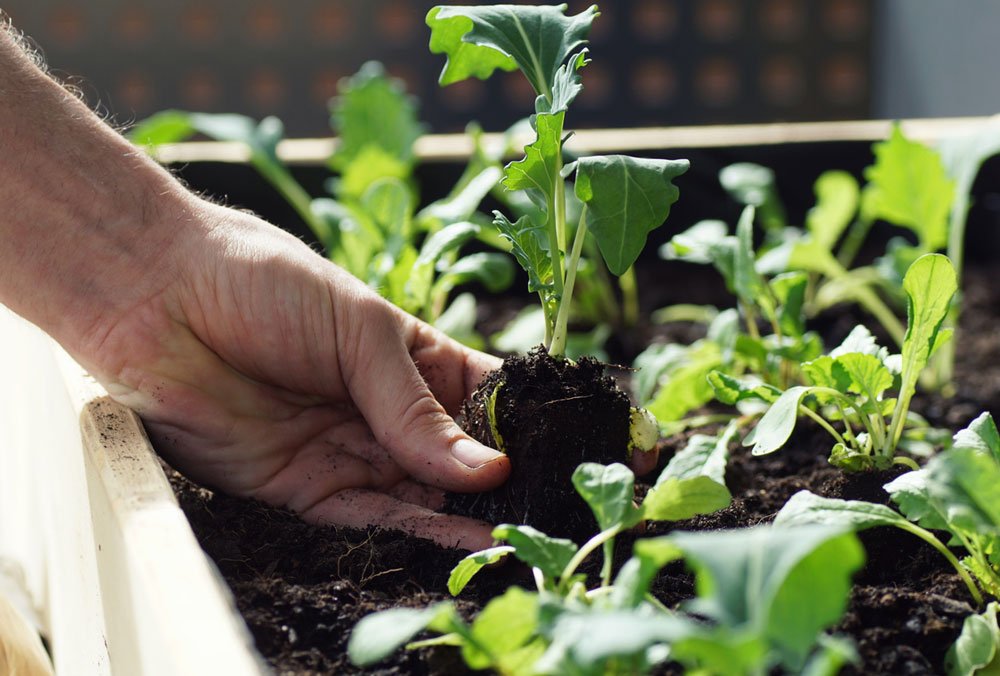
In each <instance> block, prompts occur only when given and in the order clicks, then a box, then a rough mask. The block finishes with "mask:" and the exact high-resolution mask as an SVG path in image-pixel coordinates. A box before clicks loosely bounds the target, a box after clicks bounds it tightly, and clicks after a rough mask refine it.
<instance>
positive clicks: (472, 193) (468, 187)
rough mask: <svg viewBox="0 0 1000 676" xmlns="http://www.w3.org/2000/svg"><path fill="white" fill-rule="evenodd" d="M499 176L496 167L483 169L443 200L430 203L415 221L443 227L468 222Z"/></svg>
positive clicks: (500, 173) (501, 174)
mask: <svg viewBox="0 0 1000 676" xmlns="http://www.w3.org/2000/svg"><path fill="white" fill-rule="evenodd" d="M501 176H503V172H502V171H501V170H500V169H499V168H498V167H494V166H489V167H485V168H484V169H483V170H482V171H480V172H478V173H477V174H475V175H474V176H472V177H470V178H469V179H468V180H467V181H465V182H464V183H461V184H459V185H457V186H456V187H455V190H453V191H452V192H451V193H450V194H449V195H448V196H447V197H445V198H444V199H440V200H438V201H436V202H432V203H431V204H429V205H427V206H426V207H424V208H423V209H421V210H420V213H418V214H417V220H418V221H420V222H421V223H422V224H426V223H429V222H436V223H439V224H443V225H446V224H448V223H457V222H458V221H467V220H469V218H471V217H472V214H473V213H475V211H476V209H477V208H478V207H479V204H480V203H481V202H482V201H483V199H485V198H486V196H487V195H488V194H489V193H490V190H492V189H493V188H494V187H495V186H496V184H497V181H499V180H500V178H501ZM427 227H428V228H429V229H432V230H433V229H436V227H430V226H427Z"/></svg>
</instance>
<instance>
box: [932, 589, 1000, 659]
mask: <svg viewBox="0 0 1000 676" xmlns="http://www.w3.org/2000/svg"><path fill="white" fill-rule="evenodd" d="M997 610H998V605H997V602H996V601H993V602H992V603H990V604H989V605H988V606H986V610H985V611H984V612H983V613H982V614H976V613H973V614H972V615H969V616H968V617H966V618H965V621H964V622H963V623H962V633H961V634H959V637H958V639H956V640H955V643H954V644H953V645H952V646H951V648H949V649H948V654H947V655H945V670H946V671H947V672H948V676H972V674H977V673H982V674H996V673H998V672H1000V626H998V625H997Z"/></svg>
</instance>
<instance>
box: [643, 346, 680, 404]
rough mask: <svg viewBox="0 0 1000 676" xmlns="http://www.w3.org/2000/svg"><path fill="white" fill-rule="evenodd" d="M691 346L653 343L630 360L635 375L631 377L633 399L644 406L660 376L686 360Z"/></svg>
mask: <svg viewBox="0 0 1000 676" xmlns="http://www.w3.org/2000/svg"><path fill="white" fill-rule="evenodd" d="M692 347H693V346H689V345H678V344H677V343H654V344H652V345H650V346H649V347H647V348H646V349H645V350H643V351H642V352H641V353H640V354H639V356H637V357H636V358H635V361H633V362H632V368H634V369H635V371H636V373H635V376H634V377H633V378H632V392H633V393H634V394H635V399H636V401H638V402H639V403H640V404H641V405H643V406H645V405H646V404H648V403H649V402H650V401H651V400H652V396H653V394H654V392H655V391H656V389H657V386H658V383H659V380H660V378H662V377H663V376H665V375H666V374H669V373H671V372H674V371H676V370H677V369H678V368H680V367H681V366H682V365H683V364H684V363H685V362H686V361H687V355H688V351H689V350H690V349H691V348H692Z"/></svg>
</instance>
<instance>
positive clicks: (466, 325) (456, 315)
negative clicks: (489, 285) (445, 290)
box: [434, 293, 486, 351]
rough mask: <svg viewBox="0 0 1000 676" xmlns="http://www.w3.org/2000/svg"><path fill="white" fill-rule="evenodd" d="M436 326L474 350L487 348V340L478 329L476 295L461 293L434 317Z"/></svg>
mask: <svg viewBox="0 0 1000 676" xmlns="http://www.w3.org/2000/svg"><path fill="white" fill-rule="evenodd" d="M434 328H436V329H437V330H438V331H441V332H442V333H445V334H447V335H448V336H449V337H451V338H454V339H455V340H457V341H458V342H460V343H462V344H463V345H465V346H466V347H470V348H472V349H473V350H480V351H482V350H485V349H486V340H485V339H484V338H483V337H482V336H481V335H480V334H479V333H478V332H477V331H476V297H475V296H473V295H472V294H471V293H460V294H458V295H457V296H455V298H454V299H453V300H452V301H451V305H449V306H448V308H447V309H446V310H445V311H444V312H442V313H441V314H440V315H438V316H437V317H435V318H434Z"/></svg>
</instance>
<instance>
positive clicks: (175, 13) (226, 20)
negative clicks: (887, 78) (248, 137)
mask: <svg viewBox="0 0 1000 676" xmlns="http://www.w3.org/2000/svg"><path fill="white" fill-rule="evenodd" d="M435 4H439V3H438V2H428V1H423V0H421V1H416V2H407V1H404V0H292V1H288V2H280V1H278V0H199V1H194V0H190V1H184V0H175V1H169V2H168V1H166V0H159V1H150V2H138V1H136V0H91V1H90V2H79V1H74V0H6V2H5V3H4V6H3V9H4V10H5V11H6V12H7V13H8V14H9V15H10V16H11V17H12V18H13V21H14V23H15V25H16V26H18V27H19V28H20V29H22V30H23V31H24V32H25V33H27V34H28V35H29V36H31V37H33V38H34V39H35V41H36V42H37V43H38V45H39V46H40V47H41V48H42V50H43V51H44V53H45V55H46V57H47V58H48V60H49V62H50V63H51V64H52V66H53V68H54V69H55V70H57V71H58V72H60V73H61V74H63V75H71V76H74V77H75V79H76V81H77V82H78V83H80V84H81V86H82V88H83V90H84V92H85V93H86V94H87V96H88V98H89V99H91V100H92V101H96V100H98V99H99V100H100V101H101V102H102V104H103V106H104V107H105V108H106V109H107V110H109V111H110V112H111V113H112V114H113V115H114V116H115V117H116V118H117V119H118V120H119V121H122V122H125V121H128V120H130V119H135V118H142V117H144V116H146V115H149V114H151V113H153V112H155V111H157V110H160V109H163V108H170V107H178V108H184V109H189V110H202V111H216V112H222V111H226V112H242V113H246V114H248V115H252V116H254V117H262V116H264V115H278V116H279V117H281V118H282V119H283V120H284V121H285V123H286V126H287V127H288V130H289V134H290V135H293V136H312V135H323V134H326V133H328V127H327V115H326V103H327V100H328V99H329V97H330V96H331V95H333V94H334V93H335V92H336V85H337V81H338V80H339V79H340V78H341V77H343V76H345V75H349V74H351V73H353V72H354V71H355V70H357V68H358V67H359V66H360V65H361V64H362V63H363V62H364V61H366V60H368V59H379V60H381V61H383V62H384V63H385V64H386V66H387V68H388V69H389V71H390V72H391V73H393V74H395V75H397V76H398V77H401V78H402V79H403V80H405V81H406V83H407V86H408V87H409V89H410V91H411V92H413V93H415V94H417V95H418V96H419V98H420V100H421V102H422V104H421V114H422V117H423V118H424V119H425V120H426V121H428V122H429V123H430V125H431V127H432V129H433V130H435V131H453V130H460V129H462V128H463V127H464V126H465V124H466V123H467V122H468V121H469V120H472V119H478V120H480V121H481V122H482V123H483V125H484V126H485V127H486V128H487V129H502V128H505V127H506V126H508V125H509V124H510V123H511V122H513V121H514V120H516V119H518V118H519V117H521V116H523V115H524V114H525V113H526V112H528V111H530V108H531V101H532V98H533V97H532V95H531V92H530V90H529V89H528V87H527V85H526V83H524V82H523V78H521V77H520V76H519V75H517V74H504V75H501V76H499V77H498V78H497V79H496V81H491V82H489V83H481V82H478V81H474V82H467V83H462V84H458V85H453V86H451V87H448V88H445V89H439V88H438V87H437V84H436V79H437V75H438V72H439V71H440V69H441V66H442V64H443V58H442V57H439V56H435V55H431V54H430V53H429V52H428V50H427V38H428V29H427V28H426V26H425V25H424V16H425V14H426V12H427V10H428V9H429V8H430V7H431V6H433V5H435ZM465 4H470V3H469V0H465ZM471 4H484V3H475V2H472V3H471ZM588 4H590V3H589V2H576V1H574V2H571V3H570V6H571V9H572V10H573V11H580V10H582V9H583V8H584V7H586V6H587V5H588ZM600 9H601V13H602V15H601V17H600V18H598V20H597V22H596V23H595V26H594V31H593V34H592V55H593V63H592V64H591V65H590V66H588V67H587V68H586V69H585V71H584V83H585V85H586V87H585V90H584V93H583V95H582V96H581V99H580V100H579V102H578V104H577V105H576V106H575V107H574V109H573V111H572V113H571V115H572V125H573V126H575V127H597V126H601V127H624V126H640V125H673V124H702V123H738V122H764V121H776V120H825V119H850V118H863V117H867V116H868V114H869V101H870V98H871V97H870V84H869V81H870V76H869V71H870V69H869V62H870V58H869V57H870V53H871V50H870V37H871V32H872V26H871V21H872V10H871V9H870V8H869V3H868V2H866V1H865V0H625V1H616V2H610V1H608V2H604V3H600Z"/></svg>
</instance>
